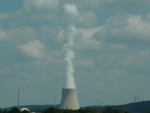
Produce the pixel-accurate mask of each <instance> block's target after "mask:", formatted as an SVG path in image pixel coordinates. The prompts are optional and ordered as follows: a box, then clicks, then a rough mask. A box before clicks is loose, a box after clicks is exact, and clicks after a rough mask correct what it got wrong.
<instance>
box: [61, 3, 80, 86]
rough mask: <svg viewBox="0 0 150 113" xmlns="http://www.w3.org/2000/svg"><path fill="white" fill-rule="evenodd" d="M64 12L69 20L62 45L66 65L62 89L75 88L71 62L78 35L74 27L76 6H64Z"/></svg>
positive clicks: (76, 14)
mask: <svg viewBox="0 0 150 113" xmlns="http://www.w3.org/2000/svg"><path fill="white" fill-rule="evenodd" d="M64 11H65V13H66V14H67V17H68V20H69V22H70V23H69V26H68V27H67V29H66V40H67V42H66V44H64V45H63V51H64V52H65V61H66V63H67V66H66V70H67V73H66V82H65V86H64V88H76V85H75V82H74V76H73V73H74V68H73V60H74V58H75V55H74V51H73V49H72V48H73V46H74V39H75V37H76V35H77V34H78V31H77V29H76V27H75V25H74V21H75V18H77V16H78V10H77V8H76V6H74V5H69V4H65V5H64Z"/></svg>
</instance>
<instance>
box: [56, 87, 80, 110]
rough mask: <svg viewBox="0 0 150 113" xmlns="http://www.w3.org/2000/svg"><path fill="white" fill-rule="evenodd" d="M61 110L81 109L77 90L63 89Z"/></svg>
mask: <svg viewBox="0 0 150 113" xmlns="http://www.w3.org/2000/svg"><path fill="white" fill-rule="evenodd" d="M59 108H60V109H66V108H67V109H73V110H76V109H79V104H78V98H77V89H62V98H61V103H60V106H59Z"/></svg>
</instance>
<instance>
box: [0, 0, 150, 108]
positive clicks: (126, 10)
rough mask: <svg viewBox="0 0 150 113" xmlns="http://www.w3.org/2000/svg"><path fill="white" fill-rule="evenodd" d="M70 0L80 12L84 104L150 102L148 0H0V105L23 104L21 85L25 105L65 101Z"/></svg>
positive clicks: (79, 77)
mask: <svg viewBox="0 0 150 113" xmlns="http://www.w3.org/2000/svg"><path fill="white" fill-rule="evenodd" d="M65 4H68V5H72V6H74V7H76V8H77V10H78V15H77V18H76V19H75V20H74V25H75V26H76V29H77V30H78V35H76V37H75V39H74V45H73V46H72V50H73V51H74V55H75V57H74V61H73V66H74V77H75V83H76V87H77V90H78V100H79V104H80V106H87V105H98V104H99V103H101V102H102V101H103V104H104V105H118V104H127V103H130V102H133V101H134V95H138V96H139V100H140V101H142V100H149V99H150V87H149V86H150V80H149V79H150V69H149V68H150V0H0V77H1V79H0V107H2V108H3V107H9V106H15V105H17V91H18V89H20V104H21V105H31V104H34V102H35V104H40V105H43V104H53V98H54V96H55V97H56V103H57V104H59V103H60V101H61V93H62V92H61V90H62V87H63V84H64V80H65V76H66V62H65V60H64V58H65V54H64V52H63V45H64V44H65V43H66V32H65V29H66V28H67V25H68V23H70V22H71V21H72V20H71V19H68V18H67V17H66V16H68V15H65V14H64V9H63V6H64V5H65ZM70 12H71V11H70ZM70 12H68V13H70ZM71 17H72V16H71ZM73 18H74V17H73Z"/></svg>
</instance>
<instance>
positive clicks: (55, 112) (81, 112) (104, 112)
mask: <svg viewBox="0 0 150 113" xmlns="http://www.w3.org/2000/svg"><path fill="white" fill-rule="evenodd" d="M31 112H32V110H31V111H30V112H29V111H26V110H24V111H20V110H19V109H18V108H16V107H15V108H12V109H11V110H2V109H1V108H0V113H31ZM34 112H38V113H130V112H129V111H128V110H116V109H111V108H106V109H99V108H91V107H86V108H80V109H78V110H71V109H65V110H63V109H57V108H53V107H49V108H47V109H45V110H43V111H34ZM146 113H150V112H146Z"/></svg>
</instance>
